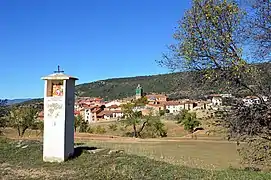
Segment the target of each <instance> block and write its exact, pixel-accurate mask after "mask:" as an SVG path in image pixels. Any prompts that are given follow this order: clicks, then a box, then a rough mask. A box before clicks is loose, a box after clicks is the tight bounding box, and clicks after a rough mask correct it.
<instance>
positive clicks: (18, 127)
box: [17, 126, 21, 136]
mask: <svg viewBox="0 0 271 180" xmlns="http://www.w3.org/2000/svg"><path fill="white" fill-rule="evenodd" d="M17 132H18V135H19V136H21V130H20V126H17Z"/></svg>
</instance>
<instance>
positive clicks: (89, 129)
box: [87, 126, 94, 134]
mask: <svg viewBox="0 0 271 180" xmlns="http://www.w3.org/2000/svg"><path fill="white" fill-rule="evenodd" d="M87 133H90V134H93V133H94V128H92V127H91V126H88V128H87Z"/></svg>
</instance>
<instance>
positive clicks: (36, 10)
mask: <svg viewBox="0 0 271 180" xmlns="http://www.w3.org/2000/svg"><path fill="white" fill-rule="evenodd" d="M190 5H191V2H190V1H189V0H181V1H180V0H169V1H165V0H114V1H113V0H73V1H70V0H42V1H37V0H6V1H0V24H1V28H0V35H1V40H0V63H1V69H0V76H1V83H0V98H28V97H31V98H33V97H42V96H43V81H42V80H41V79H40V78H41V76H44V75H48V74H51V73H52V72H53V71H54V70H56V67H57V65H58V64H59V65H60V66H61V67H62V68H63V69H64V71H65V73H67V74H70V75H73V76H76V77H78V78H79V81H78V82H77V84H80V83H85V82H91V81H96V80H102V79H107V78H114V77H126V76H137V75H151V74H160V73H166V72H168V70H167V69H165V68H161V67H159V66H158V65H157V64H156V62H155V60H157V59H160V58H161V54H162V52H164V51H166V50H167V48H166V45H167V44H170V43H172V42H173V39H172V34H173V32H174V27H175V26H176V25H177V21H178V20H179V19H180V18H181V17H182V16H183V14H184V11H185V10H186V9H188V8H189V6H190Z"/></svg>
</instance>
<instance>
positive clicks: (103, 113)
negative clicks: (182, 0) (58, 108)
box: [39, 85, 259, 123]
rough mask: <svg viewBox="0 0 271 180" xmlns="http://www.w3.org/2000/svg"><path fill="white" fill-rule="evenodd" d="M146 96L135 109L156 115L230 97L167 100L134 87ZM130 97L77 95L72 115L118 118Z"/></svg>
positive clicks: (247, 100) (254, 100) (206, 105)
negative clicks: (114, 97) (118, 98)
mask: <svg viewBox="0 0 271 180" xmlns="http://www.w3.org/2000/svg"><path fill="white" fill-rule="evenodd" d="M143 96H144V97H146V99H147V102H148V103H147V104H146V105H144V106H141V107H135V108H134V110H135V111H141V112H142V115H148V114H150V113H152V114H154V115H157V114H159V113H160V112H161V111H163V112H164V113H167V114H177V113H179V112H180V111H181V110H183V109H187V110H197V109H210V108H211V109H218V108H219V107H221V106H222V105H223V98H232V95H231V94H212V95H209V96H208V98H207V99H208V100H207V101H202V100H198V101H197V100H189V99H182V100H178V101H170V100H168V97H167V95H165V94H147V95H144V94H143V89H142V87H140V85H139V86H138V87H137V88H136V95H135V99H140V98H142V97H143ZM243 101H244V102H245V103H247V104H250V103H257V102H258V101H259V99H257V97H246V98H244V99H243ZM130 102H131V99H130V100H128V99H123V100H114V101H110V102H106V101H104V100H103V99H102V98H93V97H78V98H76V102H75V106H74V109H75V111H74V115H75V116H78V115H81V116H82V117H83V119H84V120H85V121H86V122H88V123H93V122H98V121H103V120H107V121H108V120H114V121H115V120H118V119H121V118H123V117H124V114H123V111H122V108H121V105H122V104H126V103H130ZM43 116H44V115H43V112H40V113H39V119H41V120H42V119H43Z"/></svg>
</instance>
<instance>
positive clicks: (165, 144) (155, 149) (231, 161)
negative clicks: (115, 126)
mask: <svg viewBox="0 0 271 180" xmlns="http://www.w3.org/2000/svg"><path fill="white" fill-rule="evenodd" d="M86 144H87V145H88V146H95V147H101V148H110V149H121V150H124V151H125V152H126V153H128V154H132V155H139V156H145V157H148V158H151V159H155V160H159V161H164V162H167V163H170V164H174V165H183V166H188V167H193V168H194V167H196V168H203V169H209V170H212V169H226V168H229V167H234V168H239V167H240V164H239V162H240V161H239V157H238V154H237V151H236V144H235V143H228V142H219V141H197V140H183V141H141V142H133V141H132V140H131V142H127V141H125V142H111V141H97V140H92V141H87V142H86Z"/></svg>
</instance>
